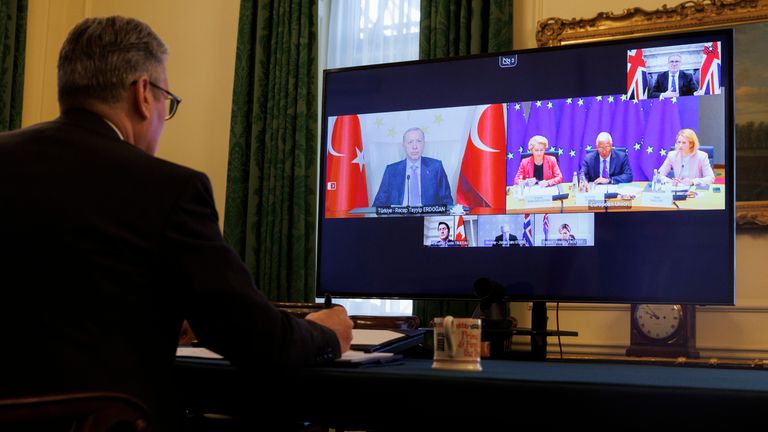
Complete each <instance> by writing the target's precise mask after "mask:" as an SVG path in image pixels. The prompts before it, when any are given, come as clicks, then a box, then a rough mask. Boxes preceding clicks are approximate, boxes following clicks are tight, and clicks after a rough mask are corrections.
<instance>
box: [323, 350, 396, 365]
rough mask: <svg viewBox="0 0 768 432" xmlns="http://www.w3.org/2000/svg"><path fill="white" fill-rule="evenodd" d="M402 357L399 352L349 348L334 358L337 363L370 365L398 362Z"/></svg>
mask: <svg viewBox="0 0 768 432" xmlns="http://www.w3.org/2000/svg"><path fill="white" fill-rule="evenodd" d="M402 358H403V356H401V355H400V354H394V353H383V352H373V353H369V352H362V351H356V350H349V351H347V352H345V353H344V354H342V355H341V358H338V359H336V361H335V363H337V364H355V365H372V364H389V363H394V362H398V361H400V360H401V359H402Z"/></svg>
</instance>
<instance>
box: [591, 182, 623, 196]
mask: <svg viewBox="0 0 768 432" xmlns="http://www.w3.org/2000/svg"><path fill="white" fill-rule="evenodd" d="M592 191H593V192H596V193H599V194H602V195H605V194H607V193H614V192H618V191H619V185H608V184H601V185H595V186H594V188H592Z"/></svg>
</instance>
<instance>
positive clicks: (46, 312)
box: [0, 16, 352, 431]
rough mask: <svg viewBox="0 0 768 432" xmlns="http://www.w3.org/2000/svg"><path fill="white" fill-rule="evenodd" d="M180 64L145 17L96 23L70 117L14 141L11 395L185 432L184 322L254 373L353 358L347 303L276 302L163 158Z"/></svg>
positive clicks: (75, 56) (75, 82)
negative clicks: (81, 396) (144, 416)
mask: <svg viewBox="0 0 768 432" xmlns="http://www.w3.org/2000/svg"><path fill="white" fill-rule="evenodd" d="M167 55H168V49H167V48H166V46H165V44H164V43H163V41H162V40H160V38H159V37H158V36H157V35H156V34H155V33H154V32H153V31H152V29H150V28H149V26H147V25H146V24H144V23H142V22H140V21H137V20H135V19H130V18H123V17H116V16H115V17H106V18H88V19H85V20H84V21H82V22H80V23H79V24H78V25H77V26H76V27H75V28H74V29H72V31H71V32H70V33H69V35H68V36H67V38H66V40H65V42H64V45H63V47H62V49H61V52H60V54H59V61H58V96H59V105H60V109H61V115H60V116H59V117H58V118H57V119H55V120H53V121H49V122H45V123H41V124H38V125H35V126H32V127H29V128H26V129H21V130H17V131H13V132H8V133H3V134H0V197H2V211H0V239H2V240H0V263H2V264H0V265H1V266H2V268H1V269H0V286H2V291H3V299H2V313H0V329H1V330H0V335H2V342H3V352H4V354H3V355H2V356H0V397H14V396H21V395H24V394H26V395H30V394H32V395H36V394H40V393H56V392H71V391H109V392H119V393H125V394H128V395H131V396H133V397H135V398H137V399H139V400H140V401H142V402H143V403H144V404H145V405H146V406H147V407H148V408H149V410H150V412H151V414H152V418H151V419H150V422H151V427H152V430H156V431H160V430H168V429H176V428H177V427H178V422H179V420H180V416H177V414H176V413H177V411H176V408H175V406H174V405H175V402H174V401H175V397H174V393H175V391H174V387H173V386H174V382H173V377H174V362H175V352H176V347H177V344H178V339H179V333H180V330H181V327H182V322H183V320H185V319H186V320H188V321H189V323H190V325H191V328H192V330H193V331H194V332H195V334H196V336H197V338H198V340H199V342H200V343H201V344H202V345H203V346H205V347H207V348H209V349H211V350H214V351H216V352H218V353H219V354H221V355H223V356H224V357H225V358H227V359H228V360H229V361H230V362H231V363H232V364H233V365H235V366H237V367H242V368H243V370H245V371H247V372H249V373H250V374H254V375H255V374H259V373H261V372H263V371H269V373H271V374H272V375H279V374H278V373H277V372H279V371H281V370H286V369H290V368H293V367H296V366H299V365H304V364H311V363H318V362H325V361H329V360H332V359H333V358H335V357H338V356H339V355H340V354H341V353H342V352H344V351H346V350H348V349H349V346H350V342H351V339H352V322H351V321H350V320H349V318H348V317H347V315H346V312H345V311H344V309H343V308H330V309H326V310H323V311H322V312H318V313H315V314H311V315H309V316H308V317H307V319H298V318H294V317H292V316H290V315H289V314H287V313H285V312H283V311H280V310H278V309H276V308H275V307H274V306H273V305H272V304H271V303H270V302H269V301H268V300H267V299H266V298H265V297H264V295H262V294H261V293H260V292H259V291H258V290H257V289H256V287H255V286H254V284H253V277H252V276H251V274H250V273H249V272H248V270H247V269H246V268H245V266H244V265H243V264H242V261H241V260H240V258H239V257H238V255H237V254H236V253H235V251H234V250H233V249H231V248H230V247H229V246H227V245H226V244H225V243H224V241H223V239H222V236H221V233H220V231H219V225H218V217H217V213H216V209H215V207H214V201H213V193H212V191H211V186H210V183H209V181H208V178H207V177H206V176H205V175H204V174H203V173H200V172H197V171H194V170H192V169H190V168H186V167H183V166H180V165H176V164H174V163H171V162H167V161H165V160H162V159H159V158H156V157H154V156H153V154H154V153H155V150H156V148H157V145H158V142H159V140H160V134H161V133H162V131H163V127H164V124H165V122H166V121H168V120H170V119H171V118H172V117H173V116H174V114H175V113H176V110H177V108H178V106H179V103H180V102H181V99H180V98H178V97H177V96H175V95H174V94H173V93H172V92H171V91H169V90H168V89H169V88H170V87H169V82H168V80H167V79H166V67H165V64H166V58H167ZM264 375H265V374H261V375H259V376H260V377H261V376H264Z"/></svg>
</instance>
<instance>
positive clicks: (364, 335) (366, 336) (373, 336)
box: [352, 329, 403, 345]
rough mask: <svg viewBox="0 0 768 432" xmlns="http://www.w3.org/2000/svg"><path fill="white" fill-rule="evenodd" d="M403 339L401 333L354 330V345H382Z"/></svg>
mask: <svg viewBox="0 0 768 432" xmlns="http://www.w3.org/2000/svg"><path fill="white" fill-rule="evenodd" d="M401 337H403V334H402V333H400V332H396V331H392V330H379V329H352V344H353V345H381V344H383V343H386V342H389V341H391V340H393V339H398V338H401Z"/></svg>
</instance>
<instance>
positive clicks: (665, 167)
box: [659, 129, 715, 186]
mask: <svg viewBox="0 0 768 432" xmlns="http://www.w3.org/2000/svg"><path fill="white" fill-rule="evenodd" d="M671 170H674V172H675V176H674V177H673V178H671V179H670V178H669V177H667V174H669V172H670V171H671ZM659 174H660V175H662V176H663V179H664V181H665V182H670V181H671V182H672V184H673V185H684V186H691V185H695V184H710V183H714V181H715V173H714V172H713V171H712V166H711V165H710V164H709V156H707V154H706V153H704V152H703V151H701V150H699V137H697V136H696V132H694V131H693V129H681V130H680V132H678V133H677V140H676V141H675V150H672V151H671V152H669V154H667V159H666V160H665V161H664V163H663V164H662V165H661V168H659Z"/></svg>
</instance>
